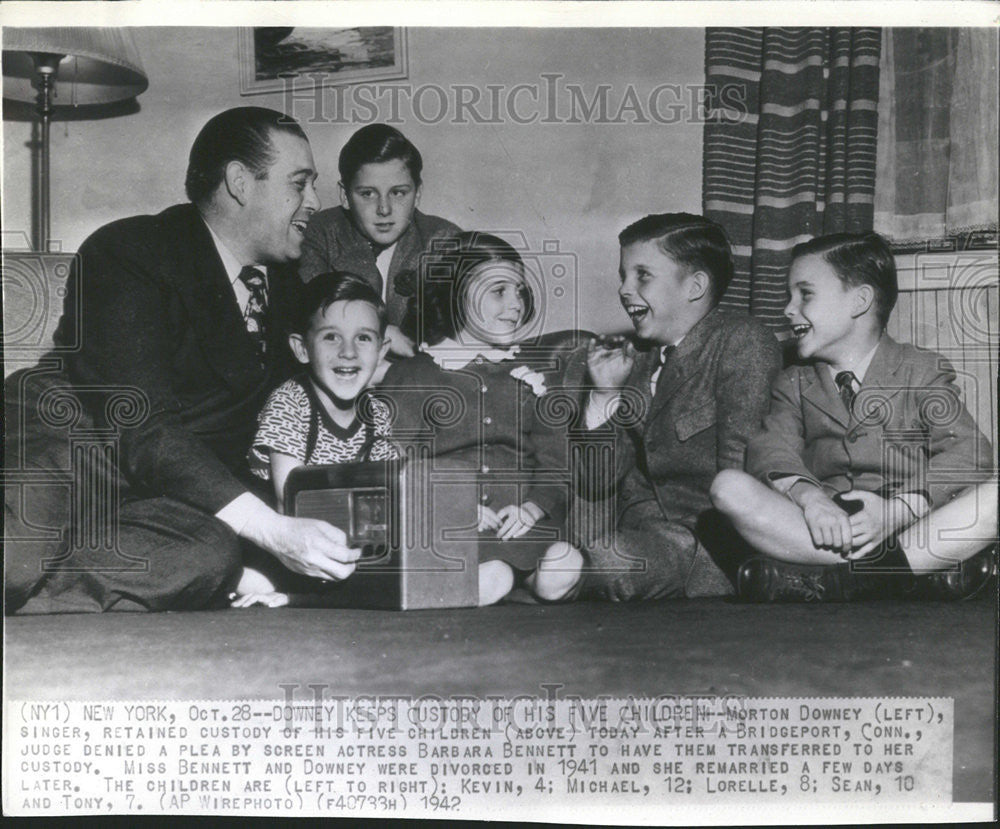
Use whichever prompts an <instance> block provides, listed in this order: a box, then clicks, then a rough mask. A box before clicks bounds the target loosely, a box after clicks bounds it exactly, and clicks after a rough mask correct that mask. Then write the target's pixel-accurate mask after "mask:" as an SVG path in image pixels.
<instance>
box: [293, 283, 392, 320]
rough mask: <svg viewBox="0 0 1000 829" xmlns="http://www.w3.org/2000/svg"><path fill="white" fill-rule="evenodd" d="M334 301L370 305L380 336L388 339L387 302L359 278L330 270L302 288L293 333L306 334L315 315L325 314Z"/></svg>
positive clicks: (294, 316) (294, 317)
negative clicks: (372, 308)
mask: <svg viewBox="0 0 1000 829" xmlns="http://www.w3.org/2000/svg"><path fill="white" fill-rule="evenodd" d="M335 302H367V303H368V304H369V305H371V306H373V307H374V308H375V313H376V314H377V315H378V326H379V334H380V335H382V336H385V328H386V325H387V323H388V319H387V317H386V311H385V303H384V302H383V301H382V297H380V296H379V295H378V292H377V291H376V290H375V289H374V288H373V287H372V286H371V285H369V284H368V283H367V282H366V281H365V280H364V279H362V278H361V277H360V276H355V275H354V274H352V273H343V272H341V271H328V272H327V273H321V274H318V275H316V276H314V277H313V278H312V279H310V280H309V281H308V282H307V283H306V284H305V285H304V286H303V287H302V289H301V294H300V300H299V303H298V305H297V306H296V308H295V313H294V315H293V317H292V320H291V332H292V333H293V334H303V335H304V334H305V333H306V332H307V331H308V330H309V325H310V324H311V323H312V318H313V315H314V314H315V313H316V312H317V311H319V312H320V313H321V314H325V313H326V309H327V308H329V307H330V306H331V305H333V303H335Z"/></svg>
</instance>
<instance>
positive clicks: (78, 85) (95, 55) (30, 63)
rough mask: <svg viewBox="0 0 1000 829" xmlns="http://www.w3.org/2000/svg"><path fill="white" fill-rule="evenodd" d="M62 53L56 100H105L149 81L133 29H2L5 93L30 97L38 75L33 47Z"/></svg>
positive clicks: (127, 95)
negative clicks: (33, 57) (33, 56)
mask: <svg viewBox="0 0 1000 829" xmlns="http://www.w3.org/2000/svg"><path fill="white" fill-rule="evenodd" d="M39 52H40V53H44V54H55V55H64V56H65V57H63V59H62V61H60V63H59V73H58V76H57V78H56V83H57V84H58V89H59V91H60V92H61V93H62V94H61V95H60V97H59V98H57V99H56V100H54V101H53V102H52V103H53V104H54V105H55V106H78V105H84V104H109V103H113V102H114V101H121V100H126V99H128V98H134V97H135V96H136V95H139V94H140V93H142V92H144V91H145V89H146V87H147V86H149V80H148V79H147V77H146V71H145V70H144V69H143V67H142V61H141V60H140V59H139V50H138V49H137V48H136V45H135V40H134V39H133V37H132V33H131V32H129V31H128V30H125V29H96V28H81V27H52V28H44V29H29V28H15V27H10V26H5V27H4V29H3V96H4V97H5V98H9V99H11V100H15V101H29V102H33V101H34V100H35V99H36V98H37V96H38V91H37V89H35V88H34V87H33V86H32V82H33V81H34V80H35V78H36V77H37V75H38V71H37V69H36V68H35V62H34V60H33V59H32V54H31V53H39Z"/></svg>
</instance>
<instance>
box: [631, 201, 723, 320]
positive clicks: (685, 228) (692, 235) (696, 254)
mask: <svg viewBox="0 0 1000 829" xmlns="http://www.w3.org/2000/svg"><path fill="white" fill-rule="evenodd" d="M654 241H655V242H656V244H657V247H659V248H660V250H662V251H663V252H664V253H665V254H666V255H667V256H669V257H670V258H671V259H674V260H675V261H677V262H678V263H679V264H681V265H684V266H686V267H688V268H690V269H691V270H693V271H697V270H700V271H704V272H705V273H707V274H708V276H709V278H710V280H711V283H712V304H713V305H715V304H716V303H718V301H719V300H720V299H722V295H723V294H724V293H725V292H726V288H727V287H729V282H730V281H731V280H732V278H733V252H732V248H730V246H729V239H728V238H727V237H726V231H724V230H723V229H722V227H721V226H720V225H718V224H716V223H715V222H713V221H711V220H710V219H706V218H705V217H704V216H696V215H694V214H693V213H657V214H654V215H651V216H646V217H645V218H643V219H639V221H637V222H634V223H633V224H630V225H629V226H628V227H627V228H625V229H624V230H623V231H622V232H621V233H619V234H618V243H619V244H620V245H621V246H622V247H627V246H628V245H633V244H635V243H636V242H654Z"/></svg>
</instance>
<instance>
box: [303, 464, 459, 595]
mask: <svg viewBox="0 0 1000 829" xmlns="http://www.w3.org/2000/svg"><path fill="white" fill-rule="evenodd" d="M432 467H433V461H431V460H429V459H428V460H411V461H387V462H371V463H351V464H338V465H331V466H310V467H299V468H298V469H295V470H293V471H292V473H291V474H290V475H289V476H288V480H287V481H286V483H285V514H286V515H294V516H299V517H306V518H320V519H322V520H324V521H328V522H329V523H331V524H333V525H334V526H336V527H339V528H340V529H341V530H343V531H344V533H345V534H346V535H347V539H348V543H349V545H350V546H352V547H360V548H361V549H362V558H361V560H360V561H359V562H358V566H357V569H356V570H355V572H354V573H353V575H351V576H350V578H348V579H346V580H344V581H343V582H337V583H333V584H329V585H326V586H324V587H323V588H322V589H321V590H320V591H319V592H318V593H317V594H316V595H314V596H309V597H305V596H294V597H293V600H292V604H296V605H310V604H318V605H322V606H324V607H366V608H386V609H396V610H416V609H420V608H434V607H441V608H443V607H474V606H476V604H477V603H478V599H479V581H478V563H479V559H478V550H477V545H476V526H475V521H476V486H475V484H474V479H473V480H465V479H464V478H463V477H462V476H460V475H456V474H455V473H454V472H450V471H449V472H435V471H434V469H433V468H432Z"/></svg>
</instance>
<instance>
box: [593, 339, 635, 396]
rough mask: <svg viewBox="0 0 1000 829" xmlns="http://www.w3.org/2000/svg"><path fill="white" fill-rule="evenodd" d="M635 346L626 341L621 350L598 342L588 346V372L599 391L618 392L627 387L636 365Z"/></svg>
mask: <svg viewBox="0 0 1000 829" xmlns="http://www.w3.org/2000/svg"><path fill="white" fill-rule="evenodd" d="M635 353H636V352H635V346H633V345H632V343H631V341H629V340H624V341H623V343H622V347H621V348H606V347H605V346H603V345H600V344H599V343H598V341H597V340H591V341H590V342H589V343H588V344H587V370H588V373H589V375H590V382H591V383H592V384H593V385H594V387H595V388H596V389H597V390H598V391H605V392H606V391H617V390H618V389H620V388H621V387H622V386H624V385H625V381H626V380H627V379H628V376H629V373H630V372H631V371H632V366H633V365H635Z"/></svg>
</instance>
